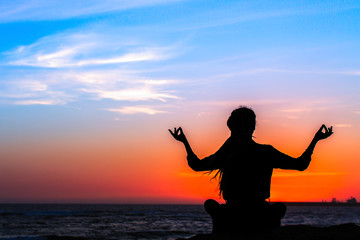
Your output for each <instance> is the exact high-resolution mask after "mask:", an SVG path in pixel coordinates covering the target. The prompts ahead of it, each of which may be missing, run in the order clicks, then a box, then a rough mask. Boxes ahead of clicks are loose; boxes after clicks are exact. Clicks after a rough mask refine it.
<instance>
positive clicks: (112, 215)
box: [0, 204, 360, 240]
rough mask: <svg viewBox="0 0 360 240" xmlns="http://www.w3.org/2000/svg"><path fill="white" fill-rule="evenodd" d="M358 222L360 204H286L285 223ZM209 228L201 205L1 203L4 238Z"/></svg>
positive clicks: (168, 234) (161, 234)
mask: <svg viewBox="0 0 360 240" xmlns="http://www.w3.org/2000/svg"><path fill="white" fill-rule="evenodd" d="M344 223H355V224H357V225H360V206H358V205H357V206H320V205H317V206H308V205H306V206H305V205H299V206H293V205H291V206H288V210H287V214H286V215H285V217H284V219H283V221H282V224H283V225H298V224H307V225H313V226H331V225H337V224H344ZM210 232H211V219H210V217H209V216H208V215H207V214H206V212H205V211H204V209H203V206H201V205H111V204H104V205H102V204H0V239H1V240H3V239H8V240H46V239H72V240H76V239H79V240H81V239H119V240H120V239H121V240H128V239H144V240H148V239H166V240H171V239H177V238H187V237H191V236H193V235H196V234H198V233H210Z"/></svg>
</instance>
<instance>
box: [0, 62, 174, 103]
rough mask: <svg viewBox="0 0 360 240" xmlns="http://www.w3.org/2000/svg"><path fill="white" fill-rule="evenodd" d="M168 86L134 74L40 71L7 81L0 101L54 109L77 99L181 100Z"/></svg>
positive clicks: (117, 71)
mask: <svg viewBox="0 0 360 240" xmlns="http://www.w3.org/2000/svg"><path fill="white" fill-rule="evenodd" d="M38 79H41V81H40V80H38ZM157 81H158V82H157ZM174 82H175V81H174ZM171 84H173V81H172V80H169V79H159V80H157V79H147V78H146V77H144V76H141V75H139V73H138V72H135V71H132V72H129V71H120V70H111V69H108V70H106V71H103V70H83V69H78V70H67V71H65V70H61V71H60V70H57V71H53V70H46V71H45V70H42V71H39V72H37V73H35V74H33V75H25V76H19V78H17V79H14V78H12V79H9V80H8V82H7V84H6V85H3V86H4V87H3V89H2V90H0V97H1V98H6V99H9V100H10V101H11V102H12V103H14V104H21V105H32V104H37V105H38V104H43V105H57V104H66V103H68V102H72V101H76V100H78V99H89V100H96V101H99V100H102V99H110V100H113V101H115V102H117V101H122V102H129V101H131V102H134V101H142V102H145V101H160V102H167V101H168V100H171V99H180V97H178V96H176V95H175V94H174V93H173V91H171V90H167V88H168V86H169V85H171Z"/></svg>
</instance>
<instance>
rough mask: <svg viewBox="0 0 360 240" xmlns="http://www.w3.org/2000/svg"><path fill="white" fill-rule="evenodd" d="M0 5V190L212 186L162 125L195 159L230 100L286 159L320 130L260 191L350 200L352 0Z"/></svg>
mask: <svg viewBox="0 0 360 240" xmlns="http://www.w3.org/2000/svg"><path fill="white" fill-rule="evenodd" d="M0 6H1V7H0V33H1V36H2V38H1V39H0V42H1V44H0V52H1V55H0V71H1V79H0V108H1V109H0V111H1V114H0V133H1V134H0V158H1V160H0V202H2V203H8V202H10V203H12V202H91V203H93V202H94V203H199V204H201V203H202V202H203V201H204V200H205V199H207V198H214V199H218V198H219V196H218V190H217V181H216V180H214V179H213V180H211V178H212V176H213V175H214V173H212V174H210V175H209V174H208V173H202V172H199V173H196V172H193V171H192V170H191V169H190V168H189V167H188V166H187V162H186V153H185V150H184V148H183V146H182V145H181V144H180V143H178V142H176V141H174V139H173V138H172V137H171V135H170V134H169V132H168V129H169V128H171V129H172V128H174V127H179V126H181V127H182V128H183V129H184V132H185V133H186V135H187V137H188V140H189V142H190V143H191V145H192V147H193V149H194V151H195V153H197V155H198V156H199V157H206V156H208V155H210V154H212V153H214V152H215V151H217V150H218V148H219V147H220V146H221V145H222V144H223V143H224V142H225V140H226V139H227V137H229V134H230V132H229V130H228V129H227V127H226V120H227V118H228V117H229V114H230V113H231V111H232V110H233V109H234V108H236V107H238V106H239V105H245V106H248V107H251V108H253V110H254V111H255V113H256V114H257V126H256V130H255V133H254V137H255V138H254V140H255V141H256V142H259V143H264V144H265V143H266V144H271V145H273V146H274V147H275V148H277V149H278V150H280V151H282V152H284V153H286V154H288V155H291V156H294V157H298V156H300V155H301V154H302V153H303V151H304V150H305V149H306V147H307V146H308V144H309V143H310V141H311V139H312V137H313V136H314V134H315V132H316V131H317V130H318V129H319V127H320V126H321V124H323V123H324V124H326V125H328V126H333V127H334V134H333V136H331V137H330V138H329V139H327V140H325V141H322V142H319V143H318V145H317V147H316V148H315V152H314V155H313V161H312V163H311V164H310V167H309V168H308V170H307V171H304V172H297V171H285V170H277V169H276V170H274V175H273V179H272V187H271V201H323V200H326V201H330V200H331V198H333V197H336V198H337V199H338V200H341V201H344V200H346V199H348V198H349V197H350V196H354V197H356V198H359V199H360V187H359V186H360V161H359V160H360V159H359V157H360V145H359V143H360V124H359V123H360V60H359V55H360V45H359V43H360V29H359V26H360V2H357V1H346V2H345V3H344V1H331V3H330V2H328V1H316V3H315V2H313V1H283V2H279V1H215V0H214V1H213V0H210V1H183V0H171V1H168V0H166V1H165V0H149V1H140V0H139V1H138V0H134V1H115V0H103V1H89V0H87V1H76V4H74V1H64V0H62V1H51V3H49V1H45V0H44V1H43V0H41V1H11V2H6V3H5V2H3V3H0ZM239 161H241V160H239ZM241 171H246V169H239V174H241ZM239 191H241V189H239Z"/></svg>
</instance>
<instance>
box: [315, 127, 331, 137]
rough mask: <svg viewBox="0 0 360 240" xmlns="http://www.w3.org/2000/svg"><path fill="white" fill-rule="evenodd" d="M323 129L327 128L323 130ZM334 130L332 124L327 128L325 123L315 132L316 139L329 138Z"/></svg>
mask: <svg viewBox="0 0 360 240" xmlns="http://www.w3.org/2000/svg"><path fill="white" fill-rule="evenodd" d="M323 130H325V131H324V132H323ZM333 133H334V132H333V131H332V126H331V127H329V128H327V127H326V126H325V124H323V125H322V126H321V127H320V129H319V130H318V131H317V132H316V134H315V139H316V140H322V139H325V138H328V137H330V136H331V135H332V134H333Z"/></svg>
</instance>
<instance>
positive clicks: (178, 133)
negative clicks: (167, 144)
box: [169, 127, 186, 143]
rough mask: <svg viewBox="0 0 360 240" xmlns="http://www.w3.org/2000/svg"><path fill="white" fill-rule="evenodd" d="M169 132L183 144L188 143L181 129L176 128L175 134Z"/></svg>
mask: <svg viewBox="0 0 360 240" xmlns="http://www.w3.org/2000/svg"><path fill="white" fill-rule="evenodd" d="M169 132H170V133H171V135H172V136H173V137H174V138H175V139H176V140H178V141H180V142H182V143H185V142H186V137H185V134H184V132H183V130H182V128H181V127H179V128H177V129H176V128H174V132H172V131H171V130H170V129H169Z"/></svg>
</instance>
